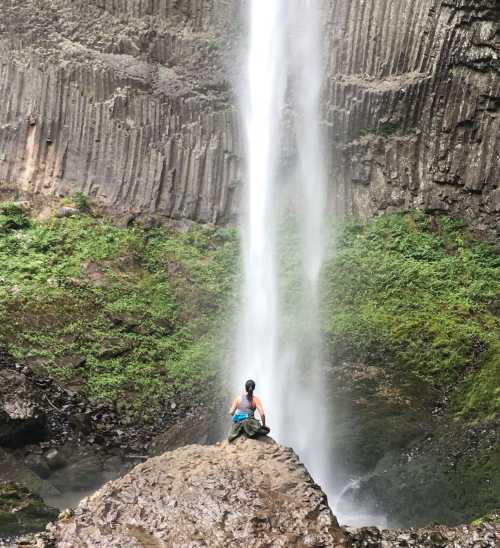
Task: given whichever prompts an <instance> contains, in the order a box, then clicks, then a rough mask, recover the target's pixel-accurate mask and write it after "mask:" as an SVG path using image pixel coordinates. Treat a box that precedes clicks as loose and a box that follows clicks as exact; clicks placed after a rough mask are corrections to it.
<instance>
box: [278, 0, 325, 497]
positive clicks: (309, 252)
mask: <svg viewBox="0 0 500 548" xmlns="http://www.w3.org/2000/svg"><path fill="white" fill-rule="evenodd" d="M319 3H320V2H319V1H318V0H292V1H291V2H290V3H289V9H290V13H289V22H290V33H291V40H290V49H291V50H292V55H291V59H292V60H293V62H292V64H291V67H290V70H291V74H292V78H293V82H294V86H293V89H294V111H295V112H296V118H295V134H296V143H297V155H298V168H297V180H298V183H299V184H298V187H297V188H298V190H297V194H298V196H297V198H298V199H297V215H298V220H299V227H300V239H301V248H302V249H301V250H302V254H301V263H302V295H301V298H300V299H298V300H297V303H296V306H295V310H294V316H295V317H297V318H300V325H299V326H298V333H297V334H295V335H294V336H293V338H291V337H286V336H285V337H284V340H285V341H286V344H287V346H288V348H289V349H290V348H291V349H292V351H291V352H290V351H289V352H287V357H288V359H287V361H288V363H287V367H286V369H287V377H288V378H289V379H291V380H292V385H293V391H292V393H291V395H292V397H291V398H288V399H287V400H286V402H283V404H282V405H283V406H284V407H285V409H286V413H287V417H288V419H289V420H288V428H287V431H286V435H285V440H286V442H287V443H289V444H290V445H292V446H293V447H294V448H296V450H297V451H298V452H299V454H300V456H301V458H302V459H303V460H304V462H305V463H306V465H307V466H308V468H309V469H310V471H311V473H312V474H313V476H314V478H315V480H316V481H318V482H319V483H320V484H321V485H322V486H323V488H324V489H328V484H329V476H330V469H331V463H330V462H329V442H328V438H329V437H328V432H327V427H328V424H329V419H330V417H329V416H328V415H329V412H330V409H329V405H328V402H327V401H326V391H325V379H324V378H323V374H322V360H323V355H322V341H321V328H320V318H319V300H320V299H319V297H320V296H319V285H320V272H321V266H322V263H323V217H324V208H325V201H326V199H325V186H326V184H325V181H326V173H325V158H324V153H323V152H324V151H323V139H322V132H321V124H320V119H321V115H320V104H321V88H322V80H323V70H322V55H321V31H320V30H321V25H320V21H319ZM294 425H299V428H297V427H293V426H294Z"/></svg>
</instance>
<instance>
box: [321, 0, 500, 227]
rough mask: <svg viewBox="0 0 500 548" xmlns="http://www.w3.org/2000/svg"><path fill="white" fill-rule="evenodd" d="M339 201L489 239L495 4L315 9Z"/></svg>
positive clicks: (362, 4)
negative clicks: (431, 218) (416, 216)
mask: <svg viewBox="0 0 500 548" xmlns="http://www.w3.org/2000/svg"><path fill="white" fill-rule="evenodd" d="M324 9H325V11H326V19H327V21H328V49H327V55H328V67H327V73H328V82H327V89H326V91H325V95H326V97H325V108H326V120H327V122H328V125H329V134H330V142H331V143H332V144H333V147H332V151H333V166H334V169H333V174H334V177H335V178H336V180H337V185H338V191H339V193H340V197H341V199H340V203H341V204H342V206H343V207H344V208H345V209H346V210H347V211H353V212H358V213H361V214H362V215H364V216H368V215H372V214H375V213H376V212H378V211H387V210H394V209H398V208H402V207H415V206H416V207H422V208H425V209H428V210H435V211H445V212H449V213H450V214H454V215H457V216H459V217H462V218H464V219H465V220H466V221H467V222H469V223H470V224H471V225H473V226H474V227H475V228H476V229H478V230H479V231H483V232H487V233H489V234H490V235H494V234H500V232H498V231H499V229H500V225H499V222H498V221H499V220H500V215H499V214H500V186H499V184H498V171H499V168H500V131H499V130H500V116H499V109H500V61H499V55H500V3H499V2H498V1H497V0H355V1H342V0H340V1H325V2H324Z"/></svg>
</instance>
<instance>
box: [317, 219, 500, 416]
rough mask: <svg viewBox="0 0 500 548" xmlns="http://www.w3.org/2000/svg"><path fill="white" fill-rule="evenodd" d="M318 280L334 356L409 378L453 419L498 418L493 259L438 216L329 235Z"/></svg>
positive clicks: (497, 283)
mask: <svg viewBox="0 0 500 548" xmlns="http://www.w3.org/2000/svg"><path fill="white" fill-rule="evenodd" d="M336 230H337V236H338V238H337V239H338V243H337V248H336V249H335V250H333V249H332V250H331V252H332V255H333V258H332V260H330V261H329V262H328V264H327V265H326V268H325V272H324V288H325V300H324V307H323V312H324V321H325V329H326V332H327V335H328V339H329V342H330V347H331V350H332V352H333V353H337V354H339V353H340V354H341V353H342V352H343V353H346V354H348V355H349V357H350V358H351V359H352V358H354V359H359V360H365V361H368V362H370V361H374V360H375V361H377V362H379V363H384V364H386V365H387V366H390V367H395V368H399V369H401V370H402V371H405V370H407V371H411V372H412V373H416V374H417V375H418V376H419V377H420V378H421V379H422V380H423V381H425V382H429V383H432V384H433V385H435V386H436V387H438V388H440V389H442V390H443V391H444V392H445V391H446V392H449V391H450V390H449V389H451V394H452V404H453V408H454V409H455V411H456V412H458V413H466V414H479V415H482V416H484V415H488V414H494V413H497V412H498V409H500V385H499V381H498V379H499V378H500V348H499V345H498V340H499V335H500V319H499V315H498V303H499V302H500V256H499V254H498V253H497V251H496V250H495V248H494V246H493V245H489V244H487V243H484V242H481V241H478V240H476V239H474V238H473V236H472V235H471V234H470V233H469V232H468V231H467V230H466V229H465V228H464V226H463V225H462V224H461V223H459V222H456V221H453V220H451V219H449V218H447V217H431V216H428V215H424V214H422V213H417V212H415V213H412V214H395V215H389V216H383V217H380V218H377V219H374V220H372V221H371V222H369V223H362V222H356V221H352V222H350V223H348V224H346V225H345V226H344V227H337V228H336Z"/></svg>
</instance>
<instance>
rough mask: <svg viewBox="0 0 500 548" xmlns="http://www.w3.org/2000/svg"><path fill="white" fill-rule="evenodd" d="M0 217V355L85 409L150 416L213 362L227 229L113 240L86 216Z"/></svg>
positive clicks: (127, 233)
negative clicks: (6, 353)
mask: <svg viewBox="0 0 500 548" xmlns="http://www.w3.org/2000/svg"><path fill="white" fill-rule="evenodd" d="M1 213H2V215H1V216H0V264H1V265H2V268H1V273H0V316H1V317H2V318H3V319H4V320H3V321H2V322H1V323H0V344H3V345H6V346H8V348H9V350H10V351H11V352H13V353H14V354H15V356H16V357H17V358H18V359H20V360H23V361H25V362H26V363H28V364H31V365H32V366H33V367H35V368H37V369H39V370H41V371H43V372H44V373H48V374H50V375H52V376H54V377H56V378H58V379H60V380H61V381H62V382H64V383H65V384H66V385H70V386H72V387H74V388H75V389H78V390H81V391H83V392H85V393H86V394H87V395H89V396H90V397H91V398H103V399H108V400H109V399H111V400H114V401H116V402H117V403H118V405H119V406H122V407H124V408H129V409H130V411H137V410H142V411H147V412H152V411H153V410H154V408H155V404H156V403H158V402H160V401H161V400H162V399H163V398H166V397H168V396H170V395H172V394H173V393H174V392H175V391H177V390H183V389H186V388H189V387H190V386H191V385H192V384H193V383H196V382H198V381H200V380H203V379H207V378H209V377H211V376H213V375H214V374H215V372H216V371H217V366H218V361H219V359H221V358H222V356H223V346H224V345H223V344H222V342H221V341H223V339H224V331H225V329H224V328H225V324H226V323H227V322H228V312H227V309H225V314H224V315H222V314H221V310H222V308H223V307H224V305H225V304H226V303H227V301H228V296H230V294H231V292H232V289H233V277H234V273H235V265H236V264H237V261H238V251H237V246H238V244H237V240H236V238H235V235H234V231H232V230H230V229H217V230H215V229H210V228H206V227H202V226H193V227H192V228H191V229H190V230H188V231H187V232H184V233H181V232H179V231H175V230H172V229H169V228H156V229H153V230H149V231H146V230H144V229H142V228H140V227H135V228H119V227H117V226H114V225H113V224H111V222H108V221H106V220H104V219H101V218H94V217H92V216H90V215H87V214H81V215H78V216H72V217H69V218H55V217H54V218H52V219H50V220H48V221H45V222H38V221H36V220H30V219H28V218H27V217H26V216H25V215H24V214H23V212H22V210H21V209H20V208H19V207H18V206H16V205H12V204H4V205H3V206H2V207H1Z"/></svg>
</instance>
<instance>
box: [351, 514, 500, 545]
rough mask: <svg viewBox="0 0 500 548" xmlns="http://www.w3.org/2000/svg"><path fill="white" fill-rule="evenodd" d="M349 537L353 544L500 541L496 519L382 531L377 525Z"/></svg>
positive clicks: (450, 543)
mask: <svg viewBox="0 0 500 548" xmlns="http://www.w3.org/2000/svg"><path fill="white" fill-rule="evenodd" d="M497 517H498V516H497ZM350 539H351V542H352V544H351V546H352V548H364V547H367V546H369V547H373V548H398V547H401V548H402V547H411V546H415V547H420V546H422V547H423V546H425V547H426V548H446V547H449V548H476V547H479V546H481V547H482V548H496V546H498V543H499V542H500V525H499V524H498V522H482V523H477V524H474V525H463V526H461V527H443V526H436V527H429V528H426V529H409V530H402V529H399V530H398V529H393V530H389V529H385V530H383V531H380V530H378V529H377V528H376V527H364V528H363V529H360V530H358V531H356V532H354V533H353V534H352V535H351V537H350Z"/></svg>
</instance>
